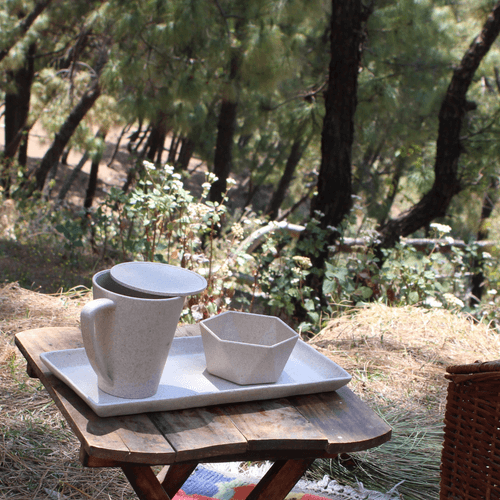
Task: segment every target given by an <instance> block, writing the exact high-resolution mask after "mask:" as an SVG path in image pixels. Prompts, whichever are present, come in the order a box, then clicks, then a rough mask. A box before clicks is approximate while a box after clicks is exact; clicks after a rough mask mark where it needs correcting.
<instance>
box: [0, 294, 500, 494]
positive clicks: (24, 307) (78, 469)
mask: <svg viewBox="0 0 500 500" xmlns="http://www.w3.org/2000/svg"><path fill="white" fill-rule="evenodd" d="M89 299H90V296H89V294H88V293H87V291H86V290H80V291H74V292H73V293H68V294H64V295H61V294H59V295H42V294H39V293H36V292H32V291H29V290H25V289H22V288H20V287H19V286H17V285H16V284H9V285H6V286H4V287H3V288H0V384H1V387H2V397H1V401H0V410H1V412H0V429H1V438H0V499H9V500H15V499H19V500H21V499H23V500H27V499H43V500H49V499H50V500H52V499H59V500H66V499H75V500H85V499H89V498H92V499H106V500H110V499H112V500H119V499H120V500H121V499H132V498H136V497H135V496H134V494H133V492H132V490H131V488H130V487H129V485H128V483H127V481H126V479H125V478H124V476H123V475H122V474H121V472H120V471H119V470H112V469H108V470H100V469H84V468H83V467H82V466H81V465H80V463H79V461H78V447H79V443H78V440H77V439H76V437H75V436H74V435H73V433H72V432H71V431H70V430H69V429H68V428H67V427H66V424H65V421H64V419H63V418H62V416H61V414H60V413H59V411H58V410H57V408H56V407H55V405H54V404H53V403H52V402H51V399H50V397H49V396H48V395H47V393H46V392H45V390H44V389H43V387H42V386H41V384H40V383H39V382H38V381H37V380H32V379H29V378H28V377H27V375H26V373H25V366H26V365H25V361H24V358H23V357H22V356H21V354H20V353H19V351H18V350H17V349H16V348H15V347H14V343H13V337H14V334H15V333H17V332H19V331H22V330H26V329H31V328H39V327H43V326H75V325H77V324H78V318H79V313H80V310H81V307H82V305H83V304H84V303H85V302H86V301H88V300H89ZM311 343H312V345H314V346H315V347H316V348H317V349H318V350H319V351H320V352H322V353H324V354H326V355H327V356H328V357H330V358H332V359H333V360H334V361H336V362H337V363H338V364H340V365H341V366H343V367H344V368H346V369H347V370H348V371H349V372H350V373H351V374H353V381H352V382H351V384H350V385H351V387H352V388H353V389H354V390H355V391H356V392H357V393H358V394H360V395H361V396H362V397H363V398H364V399H366V400H369V401H371V402H372V403H373V405H374V406H377V407H380V408H382V407H385V408H387V407H389V406H391V407H392V408H393V409H394V411H393V413H392V416H391V415H389V420H391V419H392V421H391V423H393V424H394V425H395V430H396V427H397V426H398V425H404V427H405V429H408V428H412V427H414V428H415V429H416V430H415V432H414V434H419V432H420V428H421V427H422V426H423V425H424V424H425V422H427V421H434V422H435V421H439V419H440V418H442V417H441V414H442V410H443V404H444V396H445V392H446V386H445V380H444V378H443V372H444V367H445V366H446V365H447V364H455V363H457V364H458V363H467V362H472V361H475V360H476V359H484V360H486V359H494V358H500V341H499V337H498V336H497V335H496V334H495V333H493V332H492V331H491V330H489V329H488V328H487V327H486V326H484V325H477V324H474V323H472V322H470V321H469V320H468V319H467V318H465V317H460V316H456V315H453V314H451V313H449V312H446V311H442V310H433V311H424V310H421V309H417V308H398V309H395V308H388V307H384V306H380V305H373V306H370V307H366V308H362V309H359V310H356V311H355V313H354V314H351V315H348V316H344V317H341V318H338V319H335V320H333V321H332V322H331V323H330V324H329V325H328V327H327V328H325V329H324V330H323V331H322V332H321V333H320V334H319V335H318V336H317V337H316V338H315V339H314V340H313V341H312V342H311ZM396 410H398V411H396ZM399 410H400V411H399ZM401 415H403V416H404V418H403V417H401ZM386 416H387V414H386ZM403 420H404V422H403ZM417 428H418V429H417ZM409 436H410V437H409V438H408V436H406V437H405V440H403V444H401V447H403V448H405V449H406V450H407V451H408V450H409V451H411V452H412V453H413V456H414V460H413V461H414V462H415V466H414V468H415V470H416V473H417V474H421V473H422V470H423V468H422V465H423V464H422V460H424V459H425V456H426V455H428V454H426V453H420V452H421V451H422V450H421V449H420V448H419V443H420V438H418V439H415V440H413V438H412V433H411V432H410V434H409ZM409 440H411V442H410V441H409ZM412 443H413V444H412ZM412 447H413V448H412ZM381 448H382V447H381ZM419 453H420V454H419ZM434 454H436V452H435V451H434ZM379 457H380V456H379ZM403 458H404V457H403ZM391 462H394V464H398V466H399V464H400V462H397V461H396V460H392V459H391ZM400 468H401V467H400ZM395 472H396V471H395ZM399 472H401V471H399ZM377 474H379V473H378V472H377ZM404 474H406V475H408V474H409V472H408V471H404ZM434 474H435V472H434ZM387 484H390V485H394V484H395V480H394V481H393V482H392V483H391V478H389V479H388V482H387Z"/></svg>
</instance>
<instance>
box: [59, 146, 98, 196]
mask: <svg viewBox="0 0 500 500" xmlns="http://www.w3.org/2000/svg"><path fill="white" fill-rule="evenodd" d="M89 157H90V155H89V152H88V151H85V154H84V155H83V156H82V157H81V159H80V161H79V162H78V165H77V166H76V167H75V168H74V169H73V170H72V171H71V173H70V174H69V176H68V178H67V179H66V180H65V181H64V184H63V185H62V187H61V190H60V191H59V194H58V195H57V202H58V203H61V202H63V201H64V199H65V198H66V195H67V194H68V192H69V190H70V188H71V186H72V185H73V182H75V180H76V178H77V177H78V173H79V172H80V171H81V170H82V168H83V166H84V165H85V163H87V160H88V159H89Z"/></svg>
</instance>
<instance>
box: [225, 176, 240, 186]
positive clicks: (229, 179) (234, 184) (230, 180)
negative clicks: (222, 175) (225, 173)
mask: <svg viewBox="0 0 500 500" xmlns="http://www.w3.org/2000/svg"><path fill="white" fill-rule="evenodd" d="M226 182H227V183H228V184H229V185H230V186H236V184H237V182H236V181H235V180H234V179H232V178H231V177H228V178H227V180H226Z"/></svg>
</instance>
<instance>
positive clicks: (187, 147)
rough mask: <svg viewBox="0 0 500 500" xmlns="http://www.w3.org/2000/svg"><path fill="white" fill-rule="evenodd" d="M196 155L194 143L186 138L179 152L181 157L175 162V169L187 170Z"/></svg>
mask: <svg viewBox="0 0 500 500" xmlns="http://www.w3.org/2000/svg"><path fill="white" fill-rule="evenodd" d="M193 153H194V141H192V140H191V139H190V138H189V137H184V138H183V139H182V143H181V149H180V151H179V156H178V158H177V161H176V162H175V167H176V168H177V169H178V170H187V168H188V166H189V162H190V160H191V158H192V156H193Z"/></svg>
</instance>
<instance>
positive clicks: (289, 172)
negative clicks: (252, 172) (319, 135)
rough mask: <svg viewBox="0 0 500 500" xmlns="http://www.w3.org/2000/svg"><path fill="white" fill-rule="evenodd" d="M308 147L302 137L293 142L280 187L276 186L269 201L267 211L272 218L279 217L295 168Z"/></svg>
mask: <svg viewBox="0 0 500 500" xmlns="http://www.w3.org/2000/svg"><path fill="white" fill-rule="evenodd" d="M306 147H307V145H305V146H304V141H303V139H302V138H301V137H300V138H297V139H295V141H294V142H293V144H292V148H291V150H290V154H289V155H288V159H287V161H286V165H285V170H284V172H283V175H282V176H281V179H280V181H279V183H278V187H277V188H276V191H275V192H274V193H273V196H272V198H271V201H270V202H269V207H268V209H267V210H266V213H267V215H268V217H269V219H270V220H276V219H277V218H278V215H279V209H280V208H281V205H282V204H283V200H284V199H285V195H286V192H287V190H288V188H289V186H290V183H291V182H292V179H293V176H294V174H295V170H296V168H297V165H298V164H299V162H300V160H301V158H302V155H303V154H304V151H305V149H306Z"/></svg>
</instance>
